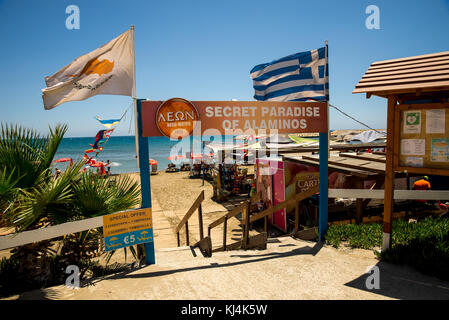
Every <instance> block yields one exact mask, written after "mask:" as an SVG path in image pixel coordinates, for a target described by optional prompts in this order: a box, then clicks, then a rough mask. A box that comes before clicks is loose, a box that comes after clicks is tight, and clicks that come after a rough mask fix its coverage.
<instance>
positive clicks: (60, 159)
mask: <svg viewBox="0 0 449 320" xmlns="http://www.w3.org/2000/svg"><path fill="white" fill-rule="evenodd" d="M53 162H54V163H61V162H70V164H72V163H73V161H72V158H59V159H56V160H55V161H53Z"/></svg>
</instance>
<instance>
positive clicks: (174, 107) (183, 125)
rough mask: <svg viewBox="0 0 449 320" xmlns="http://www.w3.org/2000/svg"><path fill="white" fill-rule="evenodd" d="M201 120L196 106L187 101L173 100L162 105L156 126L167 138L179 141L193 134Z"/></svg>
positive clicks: (157, 113)
mask: <svg viewBox="0 0 449 320" xmlns="http://www.w3.org/2000/svg"><path fill="white" fill-rule="evenodd" d="M198 120H199V116H198V111H197V110H196V108H195V106H194V105H193V104H192V103H191V102H190V101H187V100H185V99H181V98H172V99H169V100H167V101H165V102H164V103H162V104H161V105H160V106H159V108H158V110H157V112H156V125H157V127H158V128H159V130H160V131H161V133H162V134H163V135H165V136H167V137H171V138H175V139H179V138H184V137H187V136H190V135H191V134H192V133H193V129H194V124H195V121H198Z"/></svg>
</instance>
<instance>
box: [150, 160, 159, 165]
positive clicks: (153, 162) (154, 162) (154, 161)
mask: <svg viewBox="0 0 449 320" xmlns="http://www.w3.org/2000/svg"><path fill="white" fill-rule="evenodd" d="M148 162H149V164H151V165H153V164H157V161H156V160H154V159H150V160H148Z"/></svg>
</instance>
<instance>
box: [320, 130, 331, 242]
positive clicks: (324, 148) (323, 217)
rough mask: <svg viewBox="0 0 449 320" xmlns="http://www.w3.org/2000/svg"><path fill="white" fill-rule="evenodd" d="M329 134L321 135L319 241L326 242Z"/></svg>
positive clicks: (323, 133) (322, 133)
mask: <svg viewBox="0 0 449 320" xmlns="http://www.w3.org/2000/svg"><path fill="white" fill-rule="evenodd" d="M328 148H329V134H328V133H327V132H321V133H320V204H319V205H320V209H319V210H320V211H319V224H318V232H319V238H320V239H319V240H320V241H324V235H325V233H326V231H327V227H328V195H329V190H328V188H329V181H328V171H329V168H328V163H329V161H328V160H329V159H328V157H329V149H328Z"/></svg>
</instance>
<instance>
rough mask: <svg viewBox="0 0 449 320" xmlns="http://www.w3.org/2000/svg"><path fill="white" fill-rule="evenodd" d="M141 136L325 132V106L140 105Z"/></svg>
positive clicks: (174, 101)
mask: <svg viewBox="0 0 449 320" xmlns="http://www.w3.org/2000/svg"><path fill="white" fill-rule="evenodd" d="M142 123H143V132H142V134H143V136H144V137H153V136H168V137H170V136H171V137H173V138H183V137H185V136H189V135H222V134H251V133H253V132H254V133H257V132H260V130H264V131H265V132H266V133H270V132H273V131H276V133H306V132H312V133H315V132H327V131H328V122H327V103H325V102H276V101H191V102H189V101H187V100H184V99H180V98H173V99H170V100H167V101H165V102H163V101H142Z"/></svg>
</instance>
